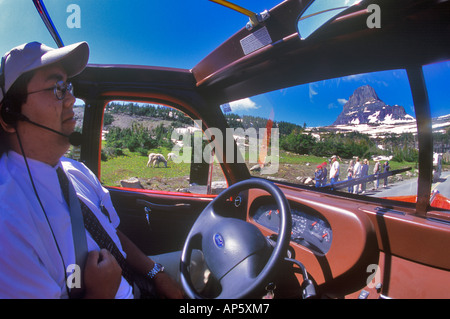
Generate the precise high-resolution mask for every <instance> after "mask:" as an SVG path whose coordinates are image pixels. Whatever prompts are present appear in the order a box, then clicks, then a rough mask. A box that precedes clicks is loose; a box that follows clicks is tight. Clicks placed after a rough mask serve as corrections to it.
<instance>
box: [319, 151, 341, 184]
mask: <svg viewBox="0 0 450 319" xmlns="http://www.w3.org/2000/svg"><path fill="white" fill-rule="evenodd" d="M338 179H339V161H338V157H337V156H336V155H333V156H332V157H331V168H330V183H331V184H333V183H336V182H337V181H338ZM314 180H315V182H316V187H321V186H324V185H326V184H327V180H328V170H327V162H323V163H322V164H319V165H317V167H316V170H315V172H314Z"/></svg>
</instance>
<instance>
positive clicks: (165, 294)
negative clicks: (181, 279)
mask: <svg viewBox="0 0 450 319" xmlns="http://www.w3.org/2000/svg"><path fill="white" fill-rule="evenodd" d="M153 282H154V284H155V288H156V291H157V293H158V297H159V298H161V299H183V298H184V294H183V290H182V289H181V287H180V285H179V284H178V283H177V282H176V281H175V280H174V279H172V277H170V276H169V275H168V274H166V273H164V272H160V273H159V274H157V275H156V276H155V278H154V279H153Z"/></svg>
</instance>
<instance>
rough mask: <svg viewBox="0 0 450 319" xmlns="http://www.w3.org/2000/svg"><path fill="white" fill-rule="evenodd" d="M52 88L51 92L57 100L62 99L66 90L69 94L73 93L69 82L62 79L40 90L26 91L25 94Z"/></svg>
mask: <svg viewBox="0 0 450 319" xmlns="http://www.w3.org/2000/svg"><path fill="white" fill-rule="evenodd" d="M51 90H53V94H55V96H56V98H57V99H58V100H63V99H64V98H65V97H66V93H67V91H69V92H70V94H72V95H73V85H72V83H70V82H64V81H58V82H56V83H55V85H54V86H52V87H50V88H47V89H42V90H38V91H33V92H28V93H26V95H30V94H34V93H38V92H43V91H51Z"/></svg>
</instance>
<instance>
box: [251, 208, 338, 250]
mask: <svg viewBox="0 0 450 319" xmlns="http://www.w3.org/2000/svg"><path fill="white" fill-rule="evenodd" d="M291 214H292V234H291V241H293V242H295V243H297V244H300V245H302V246H304V247H306V248H308V249H311V250H313V251H315V252H316V253H321V254H325V253H327V252H328V250H329V249H330V246H331V241H332V239H333V232H332V230H331V227H330V224H329V223H328V222H327V221H326V220H325V219H324V218H322V217H321V216H319V214H315V213H313V212H309V211H308V212H306V210H302V209H297V208H291ZM253 219H254V220H255V222H257V223H258V224H259V225H261V226H264V227H266V228H268V229H270V230H272V231H274V232H276V233H277V234H278V231H279V225H280V216H279V211H278V209H277V206H276V205H273V204H267V205H261V206H259V207H258V208H257V210H256V212H255V214H254V216H253Z"/></svg>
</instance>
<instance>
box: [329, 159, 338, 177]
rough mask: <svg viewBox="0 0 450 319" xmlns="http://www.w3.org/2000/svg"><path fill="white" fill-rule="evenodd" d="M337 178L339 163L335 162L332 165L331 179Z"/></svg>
mask: <svg viewBox="0 0 450 319" xmlns="http://www.w3.org/2000/svg"><path fill="white" fill-rule="evenodd" d="M337 176H339V162H338V161H334V162H333V163H331V168H330V178H335V177H337Z"/></svg>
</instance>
